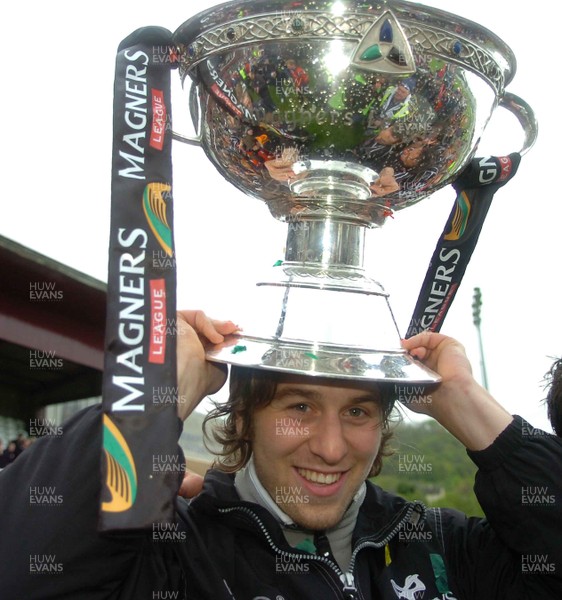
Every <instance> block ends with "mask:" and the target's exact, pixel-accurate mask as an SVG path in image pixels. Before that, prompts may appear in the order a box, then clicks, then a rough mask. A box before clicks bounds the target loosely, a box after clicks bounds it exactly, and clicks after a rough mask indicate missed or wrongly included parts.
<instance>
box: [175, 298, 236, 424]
mask: <svg viewBox="0 0 562 600" xmlns="http://www.w3.org/2000/svg"><path fill="white" fill-rule="evenodd" d="M177 325H178V337H177V359H178V388H179V389H178V416H179V417H180V419H182V420H185V419H186V418H187V416H188V415H189V414H191V412H192V411H193V409H194V408H195V407H196V406H197V405H198V404H199V402H201V400H202V399H203V398H205V396H207V395H209V394H214V393H215V392H218V391H219V390H220V389H221V387H222V386H223V385H224V382H225V381H226V375H227V368H226V365H222V364H219V363H213V362H210V361H208V360H207V359H206V358H205V349H206V347H207V346H208V345H209V344H220V343H221V342H222V341H224V336H225V335H229V334H232V333H236V332H237V331H239V330H240V329H239V327H238V326H237V325H235V324H234V323H233V322H232V321H217V320H214V319H210V318H209V317H207V315H206V314H205V313H204V312H203V311H201V310H182V311H178V314H177Z"/></svg>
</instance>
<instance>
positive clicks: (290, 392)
mask: <svg viewBox="0 0 562 600" xmlns="http://www.w3.org/2000/svg"><path fill="white" fill-rule="evenodd" d="M287 396H300V397H301V398H304V399H306V400H318V399H319V398H320V397H321V395H320V394H319V393H318V392H315V391H312V390H306V389H303V388H300V387H297V386H295V387H289V388H285V389H283V390H281V391H280V392H276V394H275V396H274V397H273V400H283V399H284V398H286V397H287ZM380 401H381V398H380V396H377V395H374V394H371V393H369V392H365V393H364V394H362V395H360V396H357V397H354V398H350V400H349V404H365V403H367V402H373V403H375V404H379V403H380Z"/></svg>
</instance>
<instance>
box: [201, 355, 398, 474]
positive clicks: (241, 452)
mask: <svg viewBox="0 0 562 600" xmlns="http://www.w3.org/2000/svg"><path fill="white" fill-rule="evenodd" d="M284 376H285V374H283V373H280V372H276V371H267V370H262V369H253V368H249V367H238V366H232V367H231V370H230V396H229V399H228V402H226V403H223V404H219V403H216V404H215V408H214V409H213V410H212V411H211V412H209V414H207V416H206V417H205V420H204V422H203V431H204V435H205V445H206V446H207V448H208V449H209V450H210V451H211V452H212V453H213V454H215V455H216V456H217V458H216V459H215V462H214V465H213V466H214V467H215V468H217V469H220V470H221V471H226V472H228V473H234V472H236V471H238V470H240V469H242V468H243V467H244V466H245V465H246V464H247V463H248V461H249V460H250V457H251V455H252V438H253V414H254V411H255V410H256V408H263V407H265V406H267V405H268V404H270V402H271V401H272V400H273V398H274V397H275V392H276V390H277V385H278V384H279V383H281V382H282V380H283V377H284ZM373 385H376V384H373ZM378 388H379V390H380V392H381V408H382V417H383V426H382V427H383V429H382V436H381V444H380V448H379V452H378V454H377V456H376V458H375V460H374V462H373V466H372V467H371V471H370V473H369V477H375V476H376V475H378V474H379V473H380V471H381V469H382V460H383V457H385V456H390V455H391V454H392V451H391V450H390V449H389V447H388V443H389V441H390V439H391V438H392V435H393V431H392V429H391V413H392V410H393V408H394V401H395V397H394V395H393V393H392V391H391V390H392V389H393V386H390V385H379V386H378ZM213 422H214V423H213ZM211 423H213V427H212V431H209V428H208V426H209V425H210V424H211ZM237 423H238V425H237ZM212 440H214V441H215V442H218V444H219V445H220V447H221V448H220V449H218V450H217V449H216V448H211V447H210V444H209V443H208V442H210V441H212Z"/></svg>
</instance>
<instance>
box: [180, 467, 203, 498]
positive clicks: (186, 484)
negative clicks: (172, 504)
mask: <svg viewBox="0 0 562 600" xmlns="http://www.w3.org/2000/svg"><path fill="white" fill-rule="evenodd" d="M202 489H203V477H201V475H198V474H197V473H192V472H191V471H186V473H185V475H184V478H183V481H182V482H181V486H180V489H179V490H178V496H183V497H184V498H195V496H197V494H199V493H200V492H201V490H202Z"/></svg>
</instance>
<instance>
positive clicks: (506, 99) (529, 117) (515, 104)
mask: <svg viewBox="0 0 562 600" xmlns="http://www.w3.org/2000/svg"><path fill="white" fill-rule="evenodd" d="M499 106H501V107H503V108H505V109H507V110H508V111H509V112H510V113H512V114H513V115H514V116H515V117H516V118H517V120H518V121H519V123H520V124H521V127H523V131H524V132H525V140H524V141H523V148H521V150H519V154H521V155H523V154H526V153H527V151H528V150H530V149H531V147H532V146H533V144H534V143H535V141H536V139H537V135H538V133H539V126H538V123H537V120H536V118H535V113H534V111H533V109H532V108H531V107H530V106H529V105H528V104H527V103H526V102H525V100H523V98H520V97H519V96H516V95H515V94H511V93H510V92H506V93H505V94H504V95H503V97H502V98H501V100H500V102H499Z"/></svg>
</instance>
